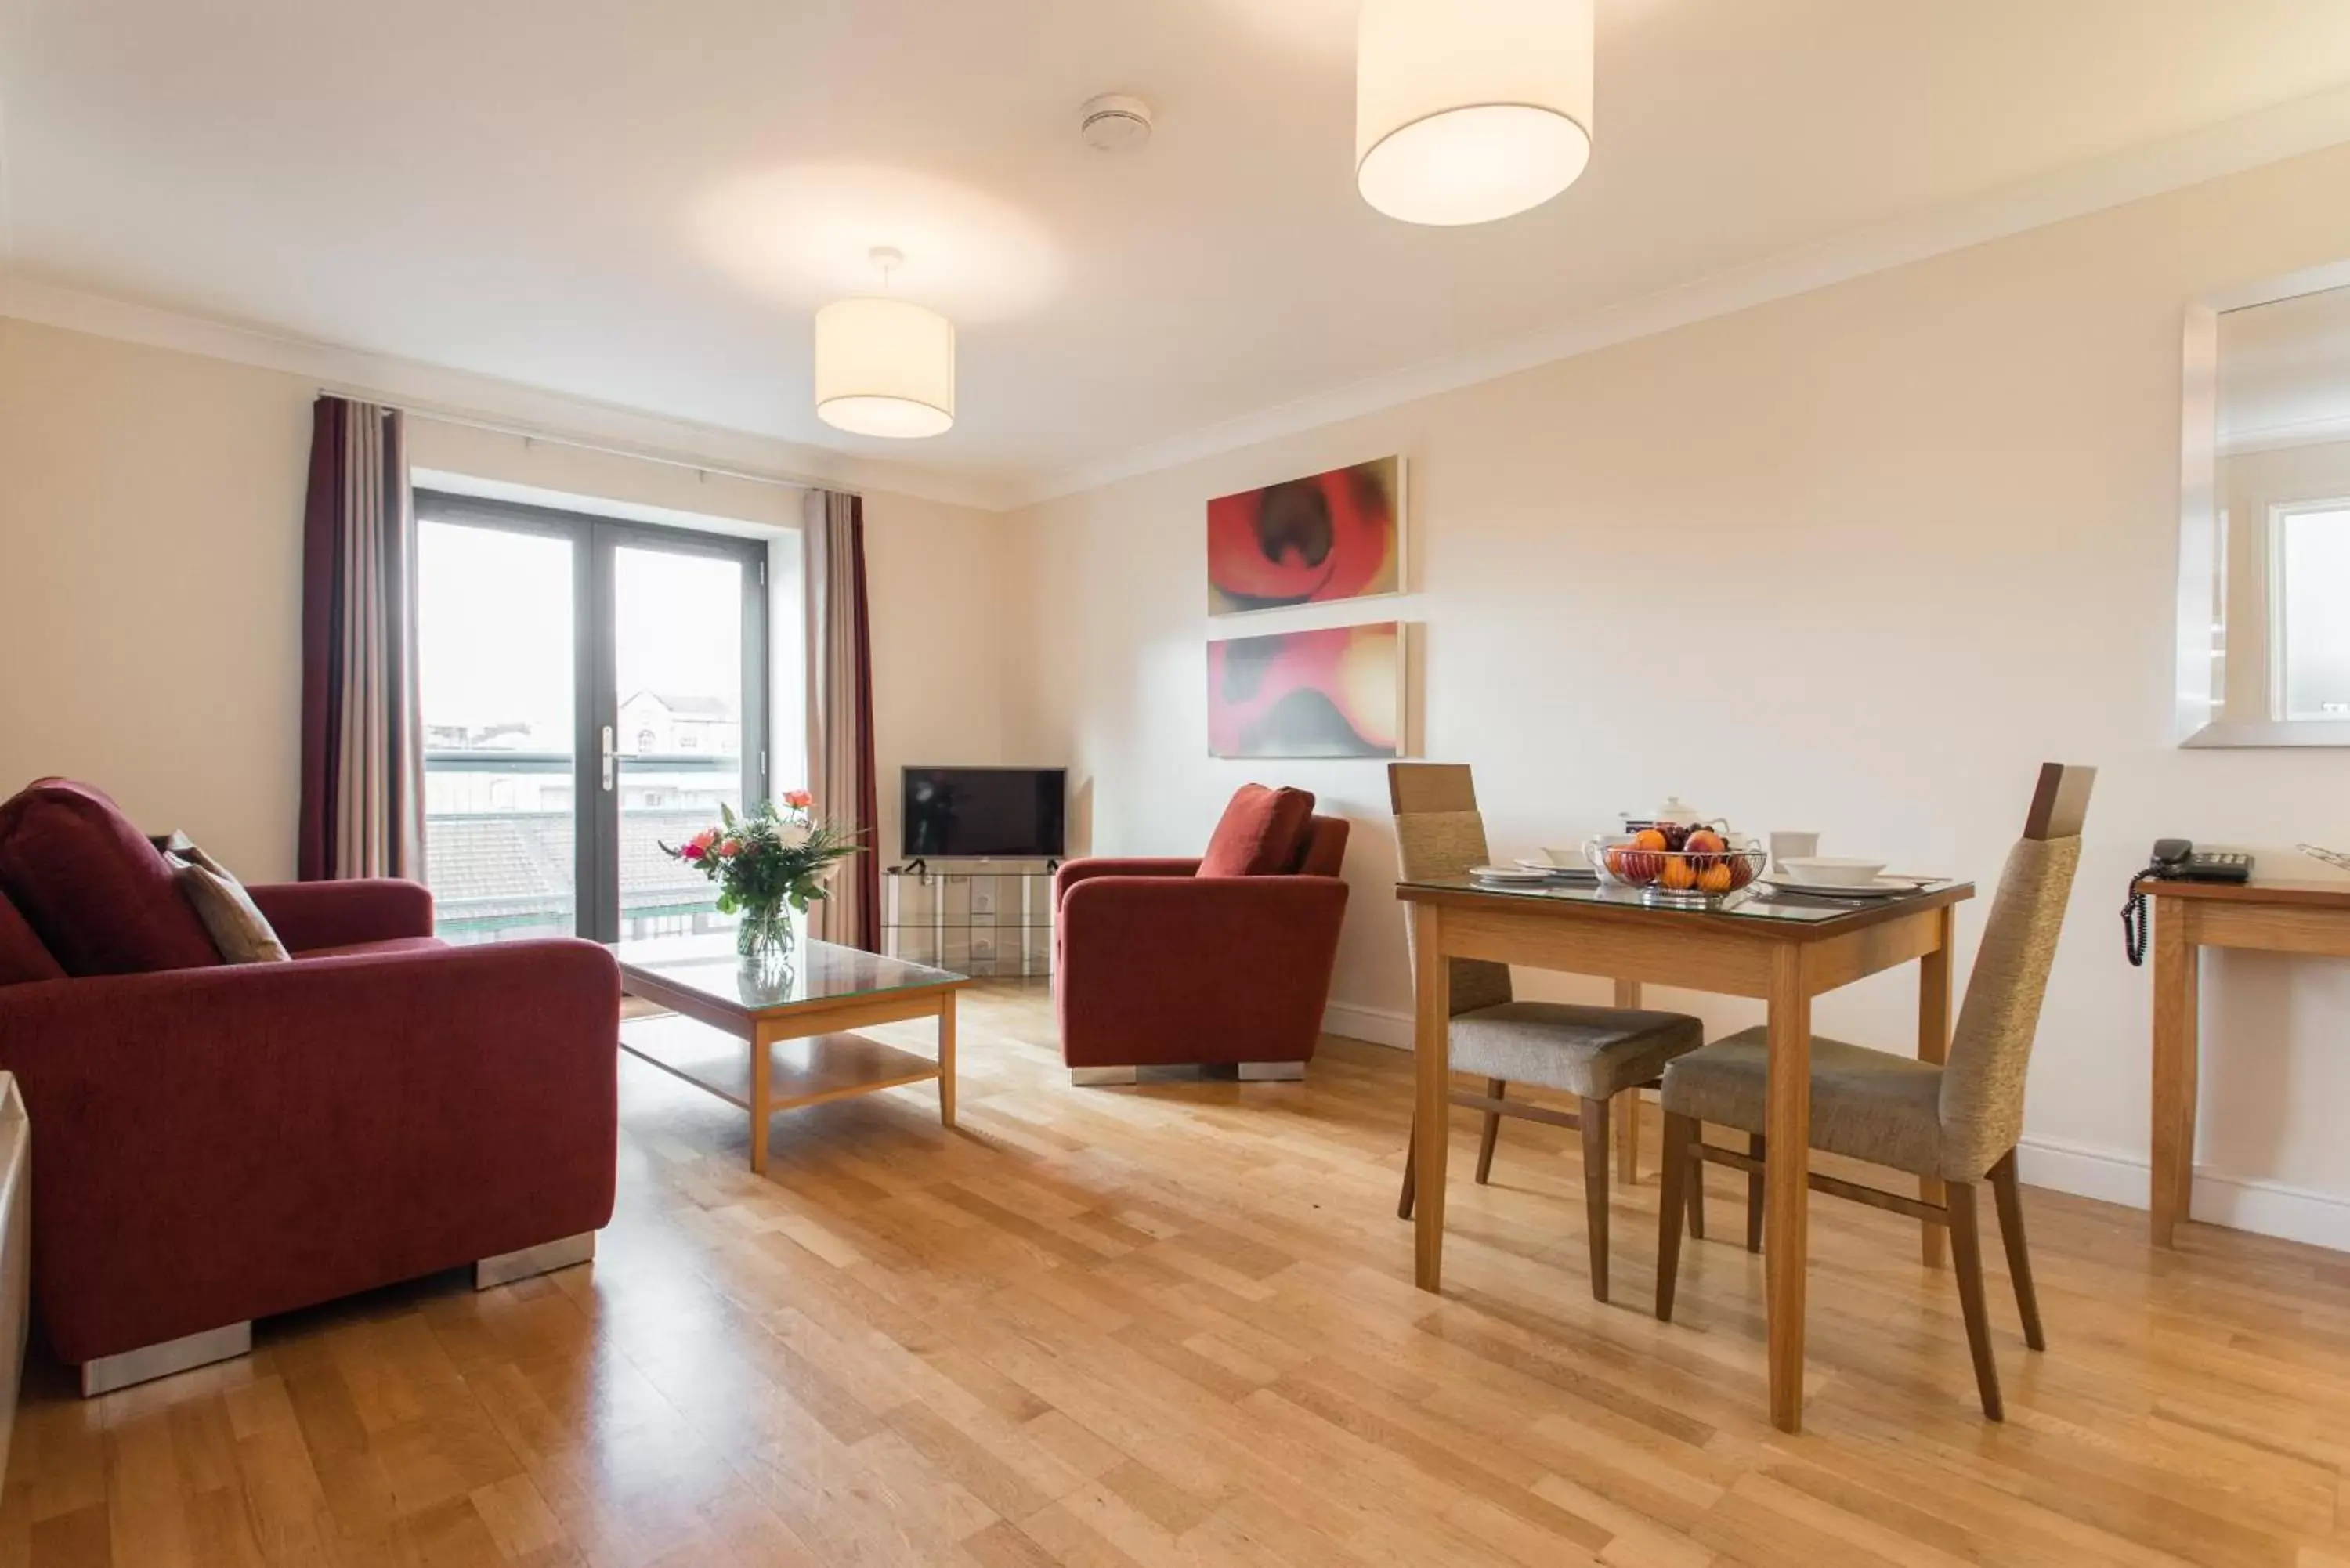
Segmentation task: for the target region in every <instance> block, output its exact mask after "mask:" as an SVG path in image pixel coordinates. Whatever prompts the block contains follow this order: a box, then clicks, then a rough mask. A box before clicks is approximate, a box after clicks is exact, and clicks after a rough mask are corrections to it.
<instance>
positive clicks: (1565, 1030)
mask: <svg viewBox="0 0 2350 1568" xmlns="http://www.w3.org/2000/svg"><path fill="white" fill-rule="evenodd" d="M1702 1044H1705V1026H1704V1025H1703V1024H1702V1023H1700V1022H1699V1021H1698V1020H1697V1019H1694V1018H1692V1017H1690V1016H1689V1015H1688V1014H1687V1013H1684V1012H1645V1011H1641V1010H1638V1009H1634V1008H1622V1007H1579V1006H1575V1005H1574V1004H1572V1003H1569V1002H1501V1003H1499V1004H1497V1005H1495V1006H1492V1007H1480V1008H1477V1009H1475V1010H1474V1011H1472V1012H1457V1013H1454V1014H1453V1016H1452V1068H1453V1071H1455V1072H1458V1073H1474V1074H1477V1075H1479V1076H1481V1077H1486V1078H1506V1079H1508V1080H1509V1081H1510V1082H1511V1083H1513V1084H1534V1085H1539V1086H1540V1087H1543V1088H1545V1089H1558V1090H1561V1091H1563V1092H1565V1093H1566V1094H1570V1095H1577V1096H1583V1097H1585V1098H1586V1099H1594V1100H1604V1099H1607V1098H1609V1097H1611V1096H1615V1095H1617V1094H1620V1093H1621V1092H1623V1091H1624V1090H1626V1089H1629V1088H1636V1087H1638V1085H1642V1084H1651V1083H1654V1082H1656V1079H1657V1075H1658V1074H1659V1073H1661V1072H1662V1071H1664V1066H1665V1064H1666V1063H1668V1062H1669V1061H1671V1060H1672V1059H1673V1058H1674V1057H1676V1056H1679V1055H1682V1054H1686V1053H1688V1052H1690V1051H1694V1050H1696V1049H1697V1048H1698V1047H1699V1046H1700V1045H1702Z"/></svg>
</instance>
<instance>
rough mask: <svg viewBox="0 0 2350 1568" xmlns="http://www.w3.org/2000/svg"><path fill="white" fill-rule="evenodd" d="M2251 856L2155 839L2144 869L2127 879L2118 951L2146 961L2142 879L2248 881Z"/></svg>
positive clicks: (2135, 961)
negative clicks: (2125, 900) (2125, 901)
mask: <svg viewBox="0 0 2350 1568" xmlns="http://www.w3.org/2000/svg"><path fill="white" fill-rule="evenodd" d="M2251 879H2252V857H2251V856H2249V855H2245V854H2242V853H2241V852H2240V851H2237V850H2232V849H2201V850H2199V849H2197V848H2196V847H2195V846H2194V845H2193V844H2191V843H2189V841H2188V840H2186V839H2184V838H2158V839H2156V840H2155V841H2154V853H2153V855H2152V856H2151V857H2148V859H2147V863H2146V869H2145V870H2143V871H2141V872H2139V873H2138V874H2137V876H2135V877H2131V878H2130V885H2129V902H2127V903H2126V904H2124V905H2123V906H2122V951H2123V952H2124V953H2125V954H2126V955H2127V956H2128V959H2129V961H2130V962H2131V963H2133V964H2137V965H2143V964H2144V963H2145V962H2146V894H2145V893H2144V892H2142V891H2140V884H2142V883H2146V882H2154V881H2162V882H2237V883H2242V882H2249V881H2251Z"/></svg>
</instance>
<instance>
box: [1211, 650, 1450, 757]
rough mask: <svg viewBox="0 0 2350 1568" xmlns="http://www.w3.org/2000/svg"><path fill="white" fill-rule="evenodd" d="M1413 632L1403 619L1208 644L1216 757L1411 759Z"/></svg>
mask: <svg viewBox="0 0 2350 1568" xmlns="http://www.w3.org/2000/svg"><path fill="white" fill-rule="evenodd" d="M1403 650H1404V636H1403V628H1402V627H1401V626H1399V625H1398V624H1397V623H1396V622H1394V621H1388V622H1385V623H1383V624H1381V625H1378V626H1339V627H1331V628H1328V629H1326V630H1323V631H1284V632H1276V633H1274V635H1272V636H1270V637H1236V638H1232V639H1228V640H1226V641H1223V642H1211V643H1210V644H1208V752H1209V754H1210V755H1211V756H1218V757H1399V756H1401V755H1403V754H1404V651H1403Z"/></svg>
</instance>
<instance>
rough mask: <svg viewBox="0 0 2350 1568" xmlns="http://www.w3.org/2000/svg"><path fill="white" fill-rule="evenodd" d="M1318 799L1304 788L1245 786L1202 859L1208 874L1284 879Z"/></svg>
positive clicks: (1294, 861)
mask: <svg viewBox="0 0 2350 1568" xmlns="http://www.w3.org/2000/svg"><path fill="white" fill-rule="evenodd" d="M1313 818H1314V797H1313V795H1312V794H1308V793H1307V792H1306V791H1305V790H1302V789H1267V788H1265V786H1264V785H1263V784H1243V785H1241V787H1240V788H1239V790H1238V791H1236V792H1235V793H1234V794H1233V795H1232V803H1231V804H1230V805H1226V806H1225V807H1224V815H1223V820H1222V821H1221V822H1218V823H1217V824H1216V831H1215V835H1214V836H1212V837H1211V838H1210V839H1209V840H1208V853H1207V854H1206V855H1204V856H1202V857H1201V860H1200V872H1199V874H1200V875H1201V876H1202V877H1278V876H1281V875H1283V874H1284V873H1286V872H1289V871H1291V870H1294V869H1295V867H1296V865H1297V859H1298V852H1299V850H1300V848H1301V847H1302V846H1303V844H1304V839H1305V825H1306V824H1307V823H1308V822H1310V821H1312V820H1313Z"/></svg>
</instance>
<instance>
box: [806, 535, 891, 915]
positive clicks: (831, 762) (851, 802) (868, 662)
mask: <svg viewBox="0 0 2350 1568" xmlns="http://www.w3.org/2000/svg"><path fill="white" fill-rule="evenodd" d="M807 510H808V531H807V537H808V545H809V554H810V556H811V557H812V559H811V560H810V561H809V563H808V574H807V581H808V587H809V600H810V604H809V611H810V614H809V622H808V624H809V631H810V637H809V641H810V643H811V644H812V645H813V648H814V649H815V653H816V659H815V665H816V670H815V675H816V679H815V680H814V681H813V683H812V684H813V685H814V687H815V696H816V701H815V702H814V703H813V704H812V709H813V711H812V712H811V715H810V718H811V721H812V722H811V723H810V725H809V729H810V735H809V757H810V761H811V763H812V764H813V765H812V766H811V767H810V769H809V772H810V774H812V775H813V776H814V778H815V780H816V783H815V785H814V790H815V794H816V810H817V811H818V813H819V814H821V815H824V816H825V817H827V818H828V819H829V820H831V821H833V822H835V823H837V824H839V825H840V826H844V827H849V828H853V829H854V830H856V832H857V833H858V837H859V842H861V843H862V844H863V845H864V846H865V853H863V854H862V855H859V856H857V857H855V858H854V859H852V860H851V861H850V862H849V863H848V864H847V866H846V867H842V869H841V872H840V874H839V875H838V876H837V877H834V879H833V884H832V888H831V895H830V897H829V898H827V899H826V900H825V901H824V902H823V903H821V904H819V905H817V906H816V909H817V910H818V911H819V914H818V919H819V920H820V922H821V923H820V925H819V928H818V929H819V931H820V933H821V934H822V935H823V936H824V937H825V939H826V940H828V941H835V942H841V943H845V944H847V945H848V946H851V947H859V948H864V949H866V950H868V951H879V949H880V946H881V853H882V846H881V844H880V828H881V810H880V788H879V783H878V782H877V780H876V776H875V772H874V765H873V641H872V631H871V624H870V621H869V620H868V615H867V603H866V589H865V503H864V502H863V501H862V500H860V499H859V498H858V497H857V496H854V495H841V494H837V493H834V492H831V491H818V492H815V493H811V494H810V495H809V496H808V503H807Z"/></svg>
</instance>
